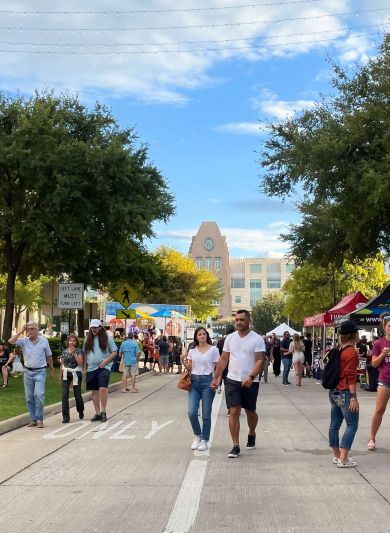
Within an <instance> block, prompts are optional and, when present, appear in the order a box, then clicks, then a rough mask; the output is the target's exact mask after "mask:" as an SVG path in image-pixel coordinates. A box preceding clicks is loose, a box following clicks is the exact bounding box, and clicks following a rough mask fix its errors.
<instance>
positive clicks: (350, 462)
mask: <svg viewBox="0 0 390 533" xmlns="http://www.w3.org/2000/svg"><path fill="white" fill-rule="evenodd" d="M337 466H338V467H339V468H353V467H355V466H356V461H353V460H352V459H351V457H348V459H347V462H346V463H343V462H342V461H340V459H339V460H338V461H337Z"/></svg>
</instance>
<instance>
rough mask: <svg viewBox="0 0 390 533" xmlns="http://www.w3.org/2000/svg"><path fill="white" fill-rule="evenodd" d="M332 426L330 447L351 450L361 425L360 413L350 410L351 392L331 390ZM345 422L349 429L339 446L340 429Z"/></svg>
mask: <svg viewBox="0 0 390 533" xmlns="http://www.w3.org/2000/svg"><path fill="white" fill-rule="evenodd" d="M329 400H330V426H329V446H330V447H331V448H347V449H348V450H350V449H351V447H352V443H353V439H354V438H355V434H356V431H357V428H358V425H359V411H358V412H352V411H350V410H349V402H350V400H351V393H350V392H349V390H341V391H336V390H330V391H329ZM343 420H345V422H346V424H347V428H346V430H345V432H344V435H343V438H342V439H341V444H340V445H339V429H340V427H341V424H342V423H343Z"/></svg>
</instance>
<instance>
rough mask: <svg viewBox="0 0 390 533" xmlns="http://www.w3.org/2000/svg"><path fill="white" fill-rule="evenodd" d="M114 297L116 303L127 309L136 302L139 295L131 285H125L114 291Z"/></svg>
mask: <svg viewBox="0 0 390 533" xmlns="http://www.w3.org/2000/svg"><path fill="white" fill-rule="evenodd" d="M112 296H113V297H114V299H115V301H116V302H119V303H120V304H121V305H122V306H123V307H124V308H127V307H129V306H130V305H131V304H132V303H133V302H135V300H136V299H137V296H138V294H137V292H136V291H135V290H134V289H133V288H132V287H130V285H128V284H126V283H123V284H122V285H120V286H119V287H118V288H117V289H116V290H115V291H114V293H113V295H112ZM134 318H135V317H134Z"/></svg>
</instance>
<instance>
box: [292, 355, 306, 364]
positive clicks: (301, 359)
mask: <svg viewBox="0 0 390 533" xmlns="http://www.w3.org/2000/svg"><path fill="white" fill-rule="evenodd" d="M292 362H293V364H294V363H304V362H305V354H304V353H303V352H294V353H293V358H292Z"/></svg>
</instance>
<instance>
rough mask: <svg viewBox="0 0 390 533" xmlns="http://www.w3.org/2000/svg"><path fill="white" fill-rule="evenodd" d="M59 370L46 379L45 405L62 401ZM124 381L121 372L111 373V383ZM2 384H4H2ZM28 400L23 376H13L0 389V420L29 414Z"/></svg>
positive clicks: (70, 395) (71, 390) (83, 389)
mask: <svg viewBox="0 0 390 533" xmlns="http://www.w3.org/2000/svg"><path fill="white" fill-rule="evenodd" d="M58 374H59V368H54V377H53V379H49V376H48V375H47V377H46V392H45V405H51V404H53V403H58V402H60V401H61V398H62V393H61V385H60V384H59V382H58ZM121 379H122V374H121V373H119V372H111V377H110V383H116V382H118V381H120V380H121ZM0 382H1V381H0ZM1 383H2V382H1ZM82 392H83V393H84V392H85V375H83V384H82ZM69 397H70V398H72V397H73V387H72V386H70V394H69ZM27 412H28V411H27V407H26V400H25V396H24V386H23V375H22V374H18V375H17V377H14V376H13V375H12V374H11V375H10V377H9V379H8V387H7V388H6V389H3V388H1V387H0V420H6V419H7V418H12V417H13V416H17V415H21V414H23V413H27Z"/></svg>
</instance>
